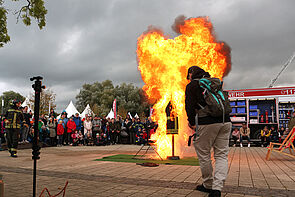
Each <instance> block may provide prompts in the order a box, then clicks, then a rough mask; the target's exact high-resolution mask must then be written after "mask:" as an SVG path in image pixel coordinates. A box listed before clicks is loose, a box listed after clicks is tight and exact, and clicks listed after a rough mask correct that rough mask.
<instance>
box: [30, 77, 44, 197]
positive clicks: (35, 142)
mask: <svg viewBox="0 0 295 197" xmlns="http://www.w3.org/2000/svg"><path fill="white" fill-rule="evenodd" d="M42 79H43V77H40V76H37V77H32V78H30V80H31V81H35V83H34V84H33V85H32V88H33V89H34V91H35V106H34V108H35V109H34V119H35V120H34V137H33V144H32V150H33V151H32V155H33V156H32V159H33V160H34V169H33V197H36V181H37V180H36V177H37V160H38V159H40V156H39V155H40V149H41V147H40V146H39V143H38V142H39V130H38V121H39V109H40V94H41V92H42V89H45V86H42V81H41V80H42Z"/></svg>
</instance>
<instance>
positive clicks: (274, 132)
mask: <svg viewBox="0 0 295 197" xmlns="http://www.w3.org/2000/svg"><path fill="white" fill-rule="evenodd" d="M292 128H293V127H292ZM289 132H290V129H289V128H286V129H285V128H284V127H281V128H280V129H276V128H275V126H273V125H272V126H270V128H269V127H268V126H264V128H263V129H262V130H260V140H261V142H260V143H261V147H266V146H268V145H269V144H270V142H278V143H281V142H282V141H283V140H284V139H285V138H286V137H287V135H288V134H289ZM232 139H233V141H234V144H233V146H236V145H237V144H238V143H240V146H241V147H243V140H246V141H247V142H248V147H250V142H251V140H250V128H248V127H247V125H246V124H245V123H244V124H243V125H242V127H241V128H238V127H235V128H234V129H233V131H232Z"/></svg>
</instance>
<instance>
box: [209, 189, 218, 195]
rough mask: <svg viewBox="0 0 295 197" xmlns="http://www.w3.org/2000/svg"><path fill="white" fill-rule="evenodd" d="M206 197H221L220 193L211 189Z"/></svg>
mask: <svg viewBox="0 0 295 197" xmlns="http://www.w3.org/2000/svg"><path fill="white" fill-rule="evenodd" d="M208 197H221V191H219V190H215V189H212V191H211V192H210V194H209V196H208Z"/></svg>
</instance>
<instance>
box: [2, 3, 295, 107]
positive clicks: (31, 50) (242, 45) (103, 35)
mask: <svg viewBox="0 0 295 197" xmlns="http://www.w3.org/2000/svg"><path fill="white" fill-rule="evenodd" d="M9 5H13V6H14V8H15V9H16V8H17V5H18V4H13V3H10V4H9ZM294 6H295V2H294V1H291V0H286V1H275V0H261V1H245V0H240V1H237V0H223V1H215V0H209V1H195V0H187V1H178V0H172V1H171V0H161V1H159V0H151V1H144V0H103V1H102V0H100V1H93V0H84V1H79V0H62V1H58V0H50V1H46V7H47V9H48V15H47V26H46V27H45V28H44V30H41V31H40V30H39V29H38V27H37V25H36V24H35V22H32V26H31V27H25V26H24V25H22V24H21V23H19V24H15V16H13V15H12V14H10V15H9V24H8V28H9V33H10V35H11V38H12V41H11V42H10V43H9V44H8V45H6V46H4V48H1V49H0V60H1V61H0V69H1V72H0V83H1V84H6V86H7V87H11V88H12V89H16V90H18V91H22V92H21V93H22V94H24V95H27V94H28V93H27V92H28V91H30V87H31V82H30V81H29V77H31V76H33V75H37V74H40V75H43V77H44V83H45V84H46V85H47V86H48V87H51V88H52V89H53V91H55V93H56V94H57V105H58V109H59V110H61V109H62V108H64V106H65V105H66V104H67V103H68V102H69V101H70V100H71V99H73V100H75V99H74V98H75V95H76V94H77V93H78V92H79V89H80V88H81V86H82V85H83V84H84V83H92V82H94V81H103V80H106V79H111V80H113V82H114V83H115V84H119V83H121V82H127V83H134V84H135V85H138V86H142V85H143V82H142V80H141V77H140V73H139V71H138V70H137V64H136V42H137V38H138V37H139V36H140V35H141V34H142V33H143V32H144V31H146V30H147V27H148V26H149V25H153V26H156V27H161V29H162V30H163V31H164V33H165V35H171V36H172V37H173V36H177V35H176V33H174V32H173V30H172V29H171V25H172V24H173V22H174V20H175V18H176V17H177V16H179V15H181V14H183V15H185V16H187V17H197V16H209V17H210V19H211V21H212V23H213V26H214V28H215V32H216V35H217V39H218V40H221V41H225V42H227V43H228V44H229V45H230V47H231V48H232V71H231V72H230V73H229V75H228V76H227V77H226V78H225V84H226V88H228V89H240V88H256V87H267V85H268V84H269V83H270V80H271V79H272V78H274V77H275V75H276V74H277V72H279V70H280V68H281V65H282V64H283V63H284V62H285V61H286V60H287V58H289V56H290V55H291V54H292V52H293V51H295V47H294V46H295V39H294V38H293V37H294V35H295V26H294V25H293V20H294V18H295V12H294V11H293V7H294ZM294 65H295V63H294V62H293V63H292V64H291V65H290V67H289V68H288V69H287V70H286V71H285V72H284V73H283V74H282V76H281V77H280V78H279V80H278V82H277V85H292V84H294V83H295V78H294V77H293V76H294V74H295V71H294V69H292V67H293V68H294ZM0 87H2V86H0ZM5 90H6V89H5ZM3 91H4V88H2V89H0V93H1V92H3Z"/></svg>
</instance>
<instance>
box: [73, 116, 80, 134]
mask: <svg viewBox="0 0 295 197" xmlns="http://www.w3.org/2000/svg"><path fill="white" fill-rule="evenodd" d="M73 120H74V122H75V124H76V129H77V130H78V131H81V125H82V121H81V118H80V117H76V116H74V118H73Z"/></svg>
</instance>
